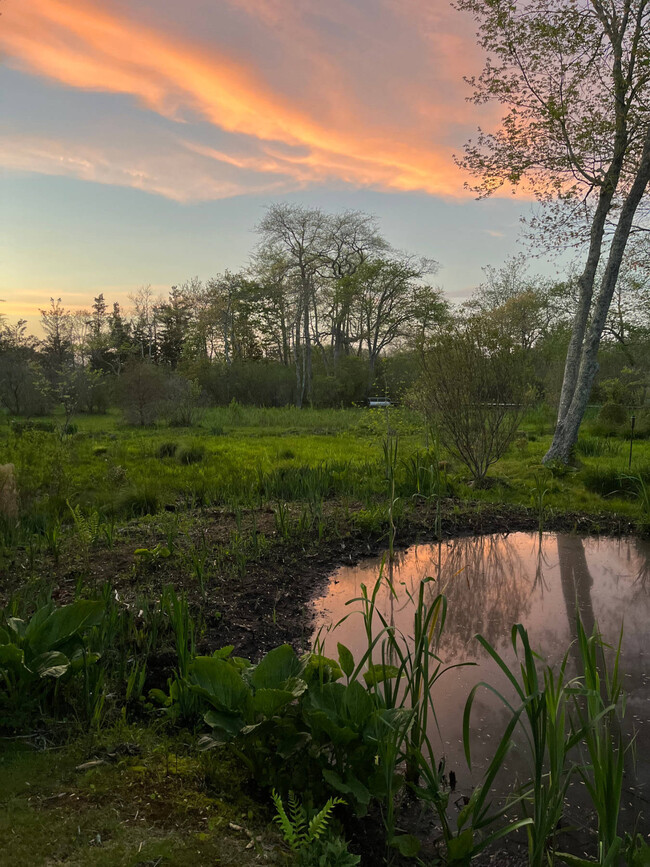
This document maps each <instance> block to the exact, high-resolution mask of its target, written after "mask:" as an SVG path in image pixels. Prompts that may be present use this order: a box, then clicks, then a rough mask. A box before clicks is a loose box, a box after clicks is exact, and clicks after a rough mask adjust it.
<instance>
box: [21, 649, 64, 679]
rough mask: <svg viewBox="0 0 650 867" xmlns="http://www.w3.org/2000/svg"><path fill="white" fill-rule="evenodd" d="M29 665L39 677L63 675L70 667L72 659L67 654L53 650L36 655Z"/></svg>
mask: <svg viewBox="0 0 650 867" xmlns="http://www.w3.org/2000/svg"><path fill="white" fill-rule="evenodd" d="M29 667H30V668H31V670H32V671H33V672H34V674H37V675H38V676H39V677H61V675H62V674H65V673H66V671H67V670H68V669H69V668H70V660H69V659H68V657H67V656H66V655H65V654H63V653H59V652H58V651H57V650H51V651H49V652H47V653H41V654H39V655H38V656H35V657H34V658H33V659H32V660H31V662H30V666H29Z"/></svg>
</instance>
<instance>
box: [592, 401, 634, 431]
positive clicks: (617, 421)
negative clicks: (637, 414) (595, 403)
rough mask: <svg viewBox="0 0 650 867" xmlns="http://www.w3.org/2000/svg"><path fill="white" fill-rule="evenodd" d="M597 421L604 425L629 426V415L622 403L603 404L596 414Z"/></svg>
mask: <svg viewBox="0 0 650 867" xmlns="http://www.w3.org/2000/svg"><path fill="white" fill-rule="evenodd" d="M598 421H600V422H603V423H604V424H611V425H617V426H622V425H624V424H629V421H630V415H629V413H628V411H627V407H625V406H623V404H622V403H611V402H610V403H605V404H603V406H602V407H601V408H600V412H599V413H598Z"/></svg>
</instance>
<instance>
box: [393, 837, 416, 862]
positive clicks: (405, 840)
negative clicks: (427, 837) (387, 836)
mask: <svg viewBox="0 0 650 867" xmlns="http://www.w3.org/2000/svg"><path fill="white" fill-rule="evenodd" d="M390 845H391V846H393V847H394V848H395V849H397V851H398V852H399V853H400V855H402V857H404V858H415V856H416V855H417V854H418V852H419V851H420V841H419V840H418V838H417V837H414V836H413V834H400V836H399V837H393V838H392V839H391V841H390Z"/></svg>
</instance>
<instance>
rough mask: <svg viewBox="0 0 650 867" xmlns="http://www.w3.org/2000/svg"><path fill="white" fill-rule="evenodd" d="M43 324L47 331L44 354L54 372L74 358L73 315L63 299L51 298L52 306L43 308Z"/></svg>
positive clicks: (44, 339) (44, 340)
mask: <svg viewBox="0 0 650 867" xmlns="http://www.w3.org/2000/svg"><path fill="white" fill-rule="evenodd" d="M40 313H41V326H42V328H43V331H44V332H45V337H44V338H43V355H44V356H45V358H46V360H47V362H48V365H49V367H50V369H51V370H52V371H53V372H56V371H58V370H61V368H62V367H63V365H64V364H65V363H66V362H67V361H70V360H71V359H72V349H73V345H72V316H71V314H70V311H69V310H66V309H65V308H64V307H63V305H62V304H61V299H60V298H57V299H56V301H55V300H54V298H50V306H49V307H48V308H47V309H46V310H41V311H40Z"/></svg>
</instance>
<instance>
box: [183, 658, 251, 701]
mask: <svg viewBox="0 0 650 867" xmlns="http://www.w3.org/2000/svg"><path fill="white" fill-rule="evenodd" d="M189 678H190V687H191V688H192V689H193V690H194V691H195V692H198V693H199V694H201V695H203V696H204V697H205V698H207V699H208V701H209V702H210V703H211V704H213V705H214V706H215V708H216V709H217V710H222V711H226V712H228V713H243V712H244V710H245V708H246V707H247V706H248V703H249V702H250V698H251V691H250V688H249V686H248V684H247V683H245V682H244V680H243V678H242V676H241V674H240V673H239V672H238V671H237V669H236V668H234V667H233V666H232V665H230V663H228V662H225V661H224V660H223V659H215V658H214V657H213V656H197V657H196V659H195V660H194V662H193V663H192V664H191V665H190V668H189Z"/></svg>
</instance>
